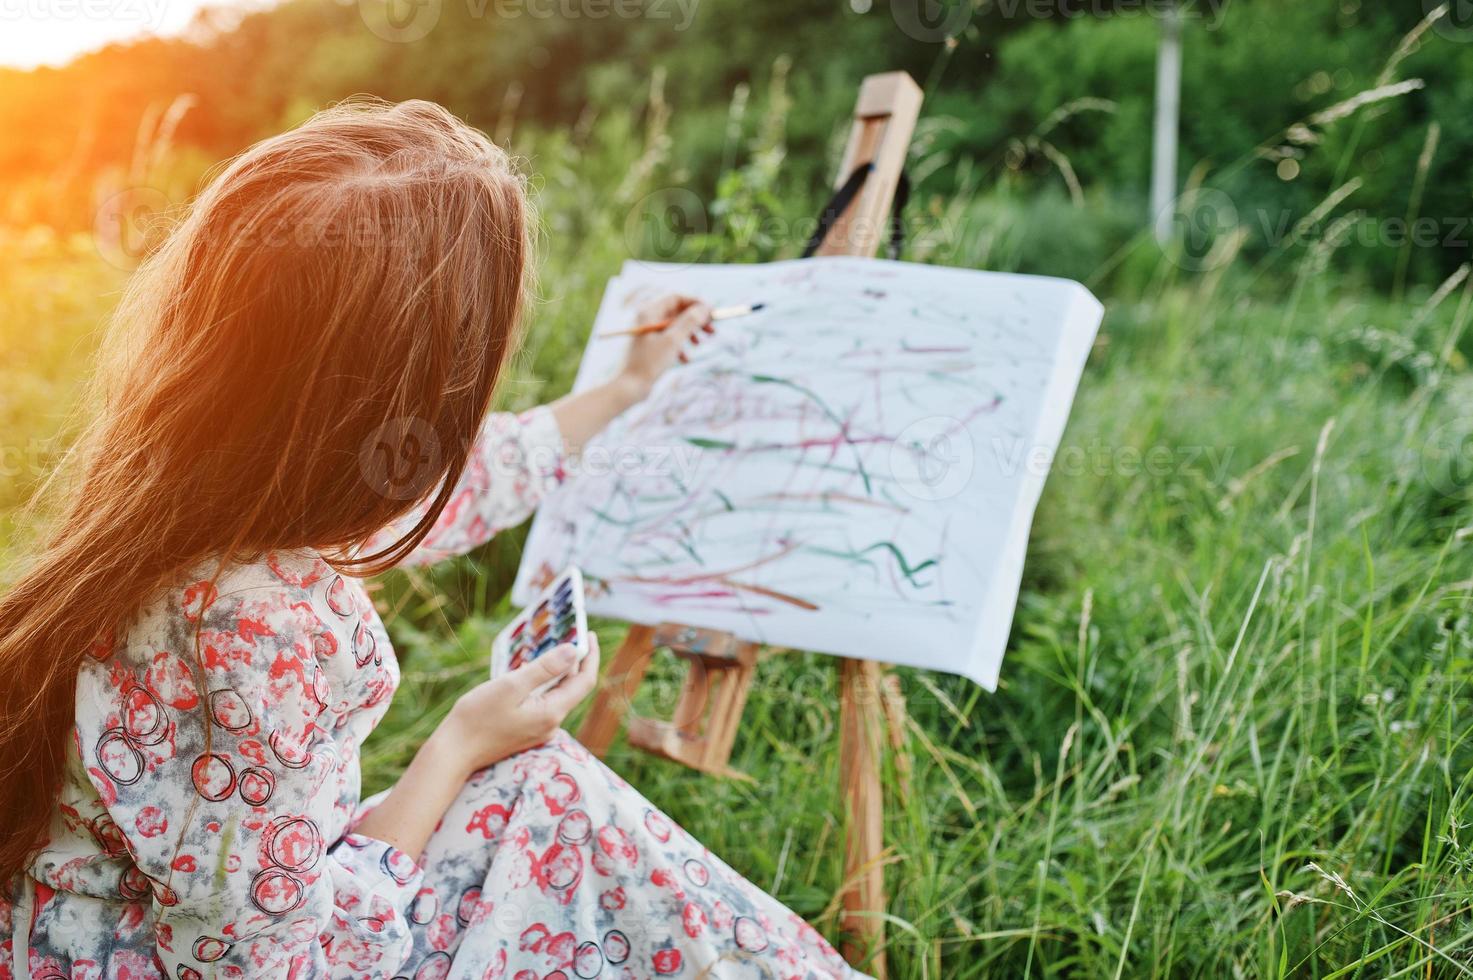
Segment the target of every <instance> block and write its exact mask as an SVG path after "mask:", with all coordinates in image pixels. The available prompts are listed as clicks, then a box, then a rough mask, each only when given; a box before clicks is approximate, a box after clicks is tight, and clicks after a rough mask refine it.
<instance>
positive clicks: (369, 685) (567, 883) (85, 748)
mask: <svg viewBox="0 0 1473 980" xmlns="http://www.w3.org/2000/svg"><path fill="white" fill-rule="evenodd" d="M562 466H563V460H562V440H561V437H560V435H559V433H558V430H557V425H556V422H555V421H554V419H553V416H552V414H551V412H549V411H547V410H546V409H537V410H534V411H532V412H530V413H527V414H526V415H523V416H520V417H518V416H513V415H505V414H497V415H492V416H490V417H489V418H488V420H487V422H486V425H485V427H484V429H483V431H482V433H481V436H480V438H479V439H478V441H477V444H476V449H475V453H474V455H473V458H472V461H471V464H470V466H469V467H468V468H467V471H466V474H465V476H464V477H463V478H462V480H461V483H460V485H459V486H458V487H457V492H456V494H455V495H454V498H453V499H452V501H451V503H450V505H449V506H448V507H447V508H446V510H445V512H444V514H443V515H442V517H441V519H440V521H439V522H438V524H437V525H436V527H435V528H434V530H433V532H432V533H431V535H430V536H429V537H428V538H427V539H426V541H425V543H424V545H423V546H422V547H421V548H420V549H419V550H418V551H417V552H416V554H415V556H414V558H415V559H416V560H419V561H428V560H434V559H436V558H440V557H444V556H447V555H450V554H455V553H460V552H463V551H465V550H467V549H469V548H471V547H474V546H475V545H477V544H480V543H481V542H483V541H485V540H486V539H488V538H489V537H490V536H491V535H492V534H494V533H495V532H496V531H497V530H498V529H500V528H504V527H508V526H511V525H513V524H516V523H518V522H520V521H521V520H523V519H524V518H525V517H526V516H527V514H528V513H530V512H531V510H532V508H533V507H534V506H535V505H536V503H537V501H538V500H539V499H540V498H541V497H542V495H543V494H544V493H545V492H546V491H547V490H548V489H550V488H552V487H553V486H556V485H557V483H558V482H559V481H560V480H561V478H562V472H563V470H562ZM209 571H210V570H208V569H207V570H204V571H202V572H201V573H200V574H199V575H195V576H186V577H185V579H184V580H183V581H181V582H180V583H179V584H178V585H177V587H175V588H172V589H169V590H167V591H165V592H164V593H163V594H161V595H159V596H158V597H157V598H156V599H155V600H153V601H152V602H151V603H150V604H149V605H147V607H146V608H144V609H143V610H142V611H141V614H140V615H139V617H138V618H137V620H136V621H135V622H134V623H133V624H132V626H131V627H130V628H129V629H128V631H127V632H126V635H125V637H124V638H123V639H122V640H121V641H120V642H119V643H118V644H117V645H116V646H115V648H113V649H111V650H103V651H100V652H99V654H98V656H97V657H96V658H95V659H92V660H89V661H88V663H87V665H86V667H85V668H84V669H83V671H82V673H81V676H80V677H79V678H78V681H77V710H76V727H75V732H74V736H75V737H74V739H73V742H72V745H71V746H70V749H69V766H68V769H69V772H68V777H67V779H66V783H65V786H64V788H63V790H62V794H61V798H60V802H59V804H58V805H57V806H56V812H55V815H54V818H53V821H52V828H51V832H50V836H49V842H48V843H47V844H46V846H45V847H44V848H43V849H42V850H41V852H40V853H39V854H38V856H37V857H36V859H35V861H34V863H33V864H32V866H31V869H30V874H29V875H22V876H19V878H18V879H17V880H15V881H13V882H11V883H10V888H9V890H8V894H7V895H5V896H4V900H0V937H3V938H4V943H3V946H0V978H12V977H13V978H23V977H27V976H29V977H33V978H46V980H51V978H58V977H86V978H102V977H118V978H140V977H149V978H153V977H167V978H171V980H192V978H196V977H215V976H218V977H329V976H330V977H384V978H388V977H414V978H417V980H430V978H442V977H474V978H496V977H505V978H508V980H534V978H536V980H544V978H569V980H570V978H573V977H607V978H642V977H691V978H694V977H781V978H789V977H791V978H816V977H849V976H855V974H854V973H853V972H852V971H850V970H849V969H848V967H846V966H845V964H844V962H843V960H841V959H840V958H839V956H838V955H837V954H836V953H835V952H834V950H833V949H832V948H831V947H830V946H829V945H828V944H827V943H825V942H824V940H823V939H822V938H821V937H820V936H819V935H818V934H817V933H816V932H815V931H814V930H813V929H812V928H811V927H810V926H809V925H807V924H806V923H805V922H803V921H802V920H801V919H800V918H799V917H798V916H797V915H795V914H793V913H792V912H790V911H789V910H787V909H786V908H784V907H783V906H782V905H780V904H779V903H778V902H777V901H776V900H775V899H773V898H772V897H770V896H768V895H766V894H764V893H763V892H761V891H760V890H758V889H757V888H756V887H754V886H753V885H751V884H750V883H748V882H747V881H745V880H744V879H743V878H742V877H741V876H740V875H738V874H737V873H736V872H734V871H732V870H731V869H730V868H729V867H727V866H726V865H725V864H723V863H722V862H721V861H720V860H718V859H717V858H715V857H714V856H712V855H711V854H710V853H708V852H707V851H706V850H705V849H704V848H703V847H701V845H700V844H699V843H698V842H697V841H696V840H695V839H694V838H692V837H691V836H690V835H689V834H688V833H686V832H685V831H684V830H682V829H681V828H679V827H677V826H675V825H674V824H673V823H672V822H671V821H670V820H669V819H668V818H667V817H665V816H664V815H663V814H662V813H660V812H659V811H658V810H656V809H655V808H654V807H652V806H651V805H650V804H649V803H647V802H646V801H645V800H644V798H643V797H641V796H640V795H639V794H638V793H637V792H636V791H634V790H633V789H632V788H631V787H630V786H629V785H628V784H627V783H625V782H624V781H623V780H621V779H620V778H619V777H618V776H616V775H614V774H613V773H612V772H610V771H609V770H608V769H607V768H605V767H604V766H603V765H602V764H601V763H599V762H598V760H596V759H594V758H592V757H591V756H590V755H589V753H588V752H587V751H586V750H584V749H583V747H582V746H580V745H579V744H578V743H577V742H576V741H574V740H573V739H572V738H571V737H570V736H567V735H565V734H561V733H560V734H559V735H558V736H557V737H556V738H554V739H553V740H552V741H551V742H549V743H548V744H546V745H544V746H542V747H540V748H536V749H532V750H530V751H527V752H523V753H521V754H519V755H516V756H513V757H511V758H509V759H507V760H504V761H503V762H500V763H498V764H497V765H495V766H492V767H490V768H488V769H484V770H482V771H480V772H479V773H477V774H476V775H475V776H473V777H472V778H471V779H470V781H469V782H467V783H466V785H465V787H464V788H463V789H462V791H461V792H460V794H459V796H458V798H457V799H456V800H455V802H454V803H453V804H452V806H451V807H450V809H449V811H448V812H447V813H446V814H445V817H444V819H443V820H442V821H441V823H440V825H439V827H438V828H437V830H436V831H435V834H434V836H433V838H432V839H431V840H430V842H429V845H428V847H427V848H426V850H425V852H424V854H423V855H419V856H416V855H410V854H406V853H404V852H402V851H399V850H396V849H395V848H393V847H391V846H390V845H388V844H386V843H384V842H382V841H378V840H374V839H372V838H370V837H365V836H362V835H360V834H356V833H354V832H353V826H354V824H355V822H356V821H357V820H358V819H359V818H361V817H362V815H363V813H364V812H365V811H366V810H367V809H369V808H371V806H372V802H373V801H371V800H370V801H361V800H360V798H359V784H360V776H359V754H360V751H361V749H362V745H363V741H364V739H366V738H367V737H368V735H369V733H370V732H371V731H373V728H374V726H375V725H376V724H377V723H378V722H379V720H380V719H381V718H382V717H383V715H384V713H385V711H386V710H387V709H388V705H389V700H390V698H391V697H392V696H393V694H394V690H395V687H396V686H397V684H398V680H399V671H398V665H397V663H396V662H395V659H394V654H393V651H392V650H391V649H390V645H389V637H388V634H387V633H386V632H385V630H384V626H383V623H382V622H381V621H380V619H379V617H378V615H377V613H376V612H375V610H374V607H373V604H372V602H371V601H370V600H369V598H368V594H367V592H366V591H365V589H364V587H363V584H362V583H361V582H359V581H357V580H355V579H352V578H346V577H343V576H342V575H339V574H337V573H336V572H334V571H333V570H332V569H331V568H330V567H329V566H328V565H327V564H326V563H325V562H324V561H323V560H322V559H321V558H320V557H319V556H317V555H315V554H309V553H293V554H276V555H271V556H268V557H267V558H265V559H264V560H262V561H260V562H258V563H249V564H242V565H238V566H235V567H232V568H230V569H227V570H226V572H225V573H224V574H223V575H220V576H218V577H216V578H215V580H214V582H213V584H211V582H210V581H209V574H208V573H209ZM196 637H197V639H196Z"/></svg>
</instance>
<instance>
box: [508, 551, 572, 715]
mask: <svg viewBox="0 0 1473 980" xmlns="http://www.w3.org/2000/svg"><path fill="white" fill-rule="evenodd" d="M564 644H571V645H572V646H573V647H574V648H575V649H576V650H577V651H578V661H577V662H578V663H582V662H583V658H584V657H586V656H588V614H587V613H586V612H585V611H584V602H583V573H582V572H580V571H579V570H578V569H577V568H576V567H575V566H569V567H568V568H566V569H565V570H564V571H563V572H562V573H561V574H560V575H558V576H557V577H556V578H554V579H553V580H552V584H551V585H549V586H548V587H547V588H546V589H545V590H544V591H543V592H542V594H541V595H539V596H538V597H537V599H536V601H534V602H531V603H529V604H528V605H527V607H526V608H525V609H523V610H522V611H521V612H520V613H518V614H517V617H516V618H515V619H513V620H512V621H511V622H510V623H508V624H507V625H506V628H505V629H503V630H502V631H501V632H500V633H498V634H497V636H496V640H495V641H494V642H493V643H492V644H491V676H492V677H500V676H501V675H502V674H504V673H506V672H507V671H509V670H516V669H518V668H519V667H524V666H526V665H527V664H530V663H532V662H533V661H534V660H537V659H538V658H540V657H542V656H545V655H546V654H547V653H548V652H549V651H551V650H552V649H553V648H554V647H558V646H562V645H564ZM555 683H556V682H555V681H554V682H552V683H549V684H547V685H544V689H545V688H547V687H552V686H553V684H555Z"/></svg>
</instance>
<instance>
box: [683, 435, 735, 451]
mask: <svg viewBox="0 0 1473 980" xmlns="http://www.w3.org/2000/svg"><path fill="white" fill-rule="evenodd" d="M685 441H686V442H688V443H690V444H691V445H692V446H695V447H697V448H699V449H735V448H736V447H737V444H736V443H734V442H729V441H727V440H725V439H708V438H707V437H705V436H686V437H685Z"/></svg>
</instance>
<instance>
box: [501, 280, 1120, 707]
mask: <svg viewBox="0 0 1473 980" xmlns="http://www.w3.org/2000/svg"><path fill="white" fill-rule="evenodd" d="M664 292H681V293H686V294H690V295H695V296H700V297H701V298H703V299H705V300H707V301H708V302H710V303H711V304H712V305H713V306H722V305H729V304H738V303H746V302H761V303H764V304H765V306H764V308H763V309H762V310H761V311H760V312H758V313H754V314H752V315H750V316H746V317H742V318H739V319H733V320H730V321H728V322H726V323H723V324H721V325H719V326H718V329H717V332H716V335H715V337H713V338H707V339H705V340H704V341H703V342H702V343H701V344H700V346H698V347H696V348H694V349H693V350H692V352H691V359H690V363H689V364H686V365H681V366H678V367H676V368H675V369H673V370H671V371H669V372H668V373H667V374H666V375H665V376H664V377H663V378H662V379H661V380H660V382H659V384H658V385H657V386H656V388H655V390H654V392H653V393H652V395H651V396H650V398H648V399H647V400H646V401H644V402H643V403H641V404H639V405H636V406H635V407H634V408H632V409H630V410H629V411H627V412H625V413H624V414H623V415H621V416H620V417H619V418H617V419H616V420H615V421H614V422H613V424H612V425H610V426H609V427H608V428H607V429H606V430H605V431H604V432H603V433H602V434H601V435H600V436H599V437H598V438H597V439H595V440H594V441H593V442H592V443H590V444H589V445H588V446H586V447H585V449H584V451H583V454H582V456H581V458H580V459H579V460H576V461H574V462H573V463H572V464H571V466H570V470H571V474H572V475H571V476H570V478H569V480H568V481H567V482H566V483H565V484H564V485H563V486H562V487H561V488H560V489H559V490H558V491H556V492H555V493H554V494H552V495H551V496H550V497H549V498H548V499H547V500H546V501H544V502H543V504H542V507H541V508H540V509H539V511H538V513H537V517H536V521H535V523H534V524H533V527H532V533H531V536H530V537H529V539H528V541H527V547H526V551H525V553H524V554H523V558H522V565H521V568H520V570H519V572H518V575H517V582H516V586H515V590H514V592H513V598H514V600H516V601H518V602H523V601H525V600H526V599H527V598H528V597H530V596H531V595H533V594H535V592H536V591H537V588H538V586H539V584H541V583H543V582H545V581H546V580H547V579H549V578H550V577H551V576H552V575H554V574H556V573H557V571H558V570H560V569H562V568H564V567H566V566H567V565H570V564H576V565H578V566H579V567H581V568H582V570H583V574H584V576H585V582H586V586H587V590H588V591H587V596H588V608H589V611H590V612H593V613H596V614H599V615H604V616H611V617H617V618H620V619H624V620H628V621H630V622H637V623H650V624H654V623H659V622H676V623H683V624H686V625H691V626H701V627H706V628H710V629H719V630H726V631H729V632H731V633H734V634H736V635H737V636H739V637H742V638H743V639H748V640H756V641H760V642H764V643H771V644H776V645H781V646H788V647H794V648H798V649H803V650H813V651H817V652H822V653H831V654H840V655H843V656H847V657H856V658H861V659H869V660H881V661H885V662H889V663H898V664H906V665H910V666H916V667H926V668H931V669H935V670H943V671H947V672H950V673H954V674H960V675H963V676H965V677H970V678H971V679H973V680H974V681H977V682H978V683H980V684H982V685H983V686H985V687H987V688H989V689H992V688H995V686H996V684H997V677H998V670H999V667H1000V664H1001V660H1002V654H1003V648H1004V645H1005V644H1006V641H1007V636H1008V629H1009V627H1010V624H1011V622H1012V613H1013V606H1014V605H1015V603H1016V601H1017V595H1018V584H1019V580H1020V578H1021V575H1022V567H1023V557H1024V552H1025V550H1026V546H1027V540H1028V532H1029V526H1030V524H1031V522H1032V519H1033V510H1034V507H1035V505H1036V504H1037V502H1038V496H1039V493H1040V492H1041V490H1042V487H1043V482H1044V478H1045V477H1046V476H1047V470H1048V462H1049V461H1050V460H1051V459H1052V458H1053V455H1054V453H1055V452H1056V450H1057V448H1058V443H1059V439H1060V436H1061V434H1062V432H1063V428H1064V423H1065V421H1066V419H1067V417H1068V412H1069V406H1070V403H1071V402H1072V400H1073V398H1074V391H1075V388H1076V386H1077V385H1078V382H1079V377H1080V374H1081V372H1082V371H1083V368H1084V363H1085V360H1086V358H1087V357H1088V355H1089V350H1090V348H1091V346H1092V344H1093V341H1094V336H1095V331H1096V329H1097V328H1098V326H1099V323H1100V318H1101V314H1102V309H1101V307H1100V304H1099V302H1098V301H1097V300H1096V299H1095V298H1094V297H1093V296H1092V295H1090V293H1089V292H1088V291H1087V290H1086V289H1085V288H1084V287H1082V286H1080V285H1079V284H1077V283H1073V282H1069V281H1067V280H1062V279H1049V278H1043V277H1037V276H1022V275H1010V274H1003V273H990V272H976V271H971V270H962V269H944V268H937V267H933V266H921V265H912V264H908V263H901V262H885V261H878V260H867V259H866V260H862V259H853V258H817V259H805V260H801V261H793V262H777V263H772V264H767V265H724V266H677V265H661V264H651V263H634V262H631V263H627V264H626V265H625V267H624V270H623V272H622V274H621V275H620V276H618V277H617V278H615V279H614V280H613V281H612V282H610V284H609V286H608V290H607V292H606V293H605V295H604V300H603V304H602V306H601V307H600V309H599V313H598V318H597V321H596V322H595V324H594V327H593V333H592V335H591V338H590V340H589V343H588V348H587V350H586V351H585V353H584V358H583V363H582V365H581V366H580V369H579V372H578V379H577V382H576V384H575V390H581V389H584V388H587V387H589V386H591V385H594V384H597V383H598V382H600V381H602V380H604V379H605V378H607V377H608V376H610V375H611V374H612V373H613V372H614V371H615V370H616V369H617V368H618V366H619V365H620V364H621V363H622V358H623V354H624V349H625V345H626V344H627V343H628V339H627V338H624V337H620V338H601V337H600V336H599V335H600V334H601V333H606V332H609V331H613V330H618V329H620V328H627V327H629V326H631V325H632V324H633V322H634V310H635V309H636V307H637V306H638V305H639V304H640V303H641V302H642V301H644V300H646V299H648V298H650V297H652V296H654V295H658V294H660V293H664Z"/></svg>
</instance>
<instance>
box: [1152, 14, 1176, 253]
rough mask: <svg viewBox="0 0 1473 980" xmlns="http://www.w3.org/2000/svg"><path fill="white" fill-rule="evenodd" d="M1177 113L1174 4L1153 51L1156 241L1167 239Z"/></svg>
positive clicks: (1173, 184) (1173, 185) (1173, 194)
mask: <svg viewBox="0 0 1473 980" xmlns="http://www.w3.org/2000/svg"><path fill="white" fill-rule="evenodd" d="M1180 115H1181V12H1180V11H1179V10H1178V8H1177V7H1176V5H1175V4H1173V5H1172V6H1170V7H1168V8H1167V10H1166V14H1165V16H1164V17H1162V18H1161V46H1160V47H1159V48H1158V49H1157V52H1156V125H1155V136H1154V139H1153V141H1152V146H1151V214H1152V216H1153V217H1154V219H1155V230H1156V241H1157V242H1159V243H1161V244H1162V245H1165V244H1166V243H1167V242H1169V241H1171V232H1172V228H1171V226H1172V218H1173V213H1172V212H1173V206H1172V202H1173V201H1175V200H1176V142H1177V135H1178V132H1177V131H1178V119H1179V117H1180Z"/></svg>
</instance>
